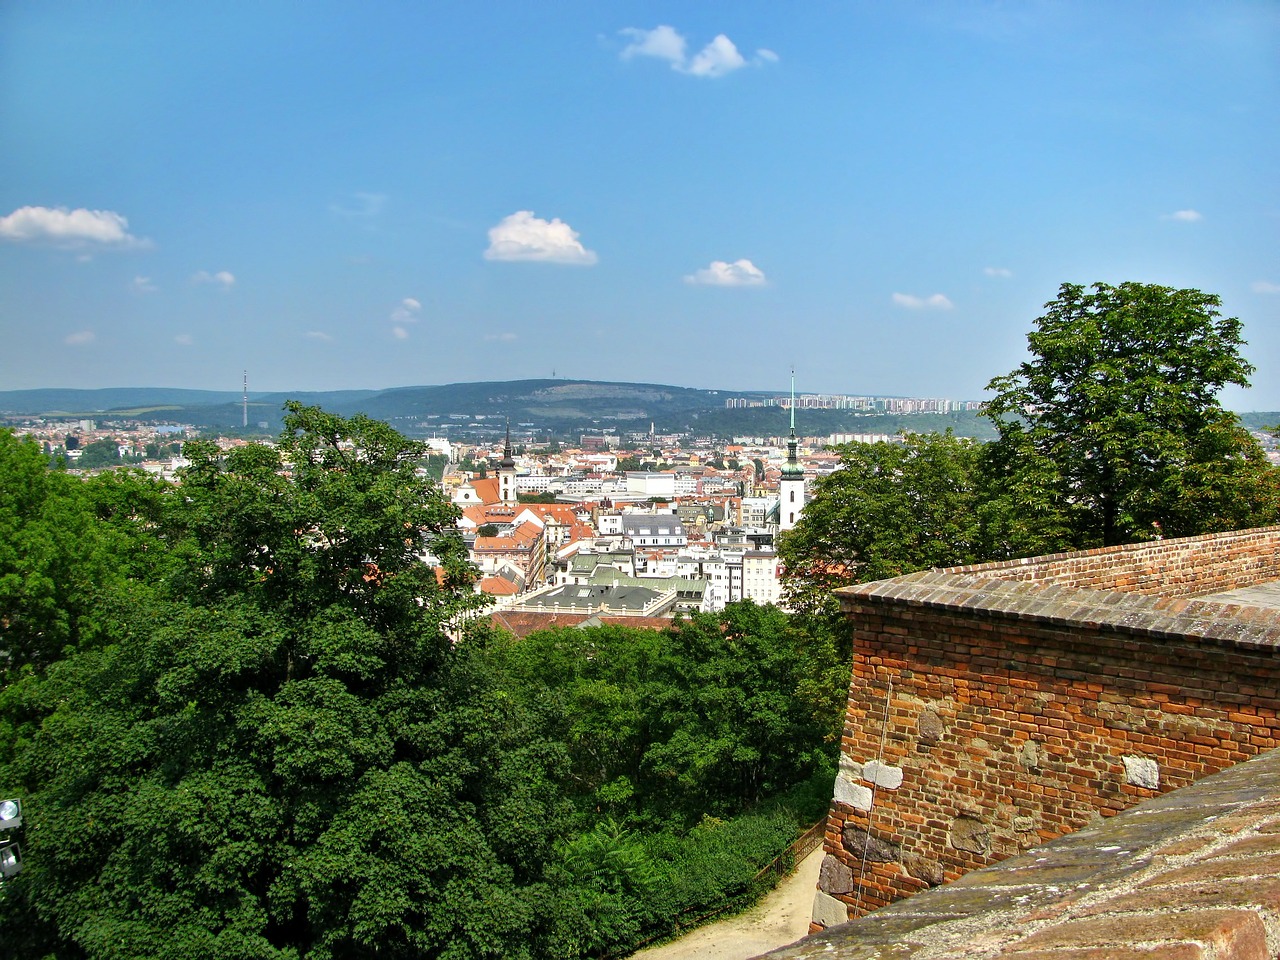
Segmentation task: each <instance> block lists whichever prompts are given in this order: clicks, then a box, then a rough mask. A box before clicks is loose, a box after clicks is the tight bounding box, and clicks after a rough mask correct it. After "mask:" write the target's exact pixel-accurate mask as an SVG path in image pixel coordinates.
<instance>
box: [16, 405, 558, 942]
mask: <svg viewBox="0 0 1280 960" xmlns="http://www.w3.org/2000/svg"><path fill="white" fill-rule="evenodd" d="M285 424H286V431H285V433H284V434H283V435H282V436H281V438H280V440H279V442H278V445H277V446H276V447H267V446H263V445H255V444H251V445H249V446H246V447H242V448H238V449H236V450H234V451H232V452H230V453H227V454H225V455H224V454H223V453H222V452H221V451H220V450H218V448H217V447H216V446H214V445H212V444H201V443H193V444H190V445H189V451H188V454H189V456H190V457H191V461H192V462H191V467H190V468H189V470H188V471H187V473H186V474H185V476H184V477H183V483H182V486H181V487H180V488H177V489H175V490H171V491H170V492H169V494H168V495H167V497H166V498H165V500H164V502H163V505H162V507H161V509H160V510H159V512H158V515H159V517H160V519H159V521H157V526H156V527H155V528H154V530H152V532H151V533H150V534H149V535H154V536H155V537H157V538H158V540H159V541H160V542H162V543H163V544H164V547H165V549H164V550H163V553H164V554H165V561H164V563H163V565H161V566H158V567H156V568H151V567H150V566H149V565H148V564H146V563H141V562H130V563H129V564H127V567H128V569H131V570H134V571H138V572H139V575H140V576H151V577H153V584H152V589H150V590H138V591H135V592H133V593H132V594H130V595H128V596H120V597H114V598H113V597H108V598H106V601H107V602H108V606H107V607H106V609H105V610H104V612H103V614H102V615H103V616H104V617H110V618H111V619H112V620H113V622H114V625H115V629H114V630H113V631H112V634H111V637H112V639H113V640H114V641H115V642H112V643H109V644H97V645H88V646H86V645H81V646H80V648H78V649H73V650H72V652H71V653H70V655H68V656H66V657H64V658H63V659H61V660H59V661H57V662H55V663H52V664H51V665H50V666H49V668H48V670H47V671H46V672H44V673H35V672H32V671H27V672H26V673H25V674H24V675H23V676H22V677H21V678H19V679H17V680H15V681H14V682H11V683H9V684H8V685H7V686H6V687H4V688H3V689H2V690H0V792H2V793H3V794H4V795H9V791H14V792H15V793H18V794H20V795H22V796H23V797H24V800H25V801H26V802H25V804H24V807H25V810H24V812H25V813H27V814H28V815H29V816H28V818H27V822H26V824H25V825H24V831H25V836H24V838H23V852H24V854H25V866H26V869H25V870H24V872H23V874H22V875H21V876H19V877H18V878H16V879H15V880H13V881H9V882H6V884H5V889H4V895H3V896H0V928H3V929H4V930H6V931H11V930H21V931H24V936H26V937H27V938H28V940H29V941H30V942H29V943H26V944H24V946H23V949H24V950H27V952H28V953H29V954H30V955H33V956H50V957H59V958H61V957H67V958H71V957H84V956H88V957H103V958H106V957H175V958H176V957H188V956H226V957H242V958H250V957H262V958H273V960H285V958H312V960H326V958H337V957H351V956H365V955H369V954H370V953H372V952H373V951H375V950H376V951H378V952H379V955H381V956H388V957H392V958H399V957H406V958H407V957H434V956H449V957H459V958H462V957H480V956H512V957H528V956H531V955H535V954H536V953H537V952H538V949H539V948H538V942H539V938H540V937H542V936H544V935H545V931H544V930H543V928H542V926H541V925H542V924H543V923H544V921H543V919H542V918H543V917H544V916H547V917H549V916H552V915H553V914H554V910H553V909H551V908H550V907H549V906H548V904H549V903H550V902H551V901H552V900H553V899H554V897H553V891H552V890H551V888H550V886H549V884H548V883H547V881H546V880H545V878H544V867H545V864H546V863H547V862H548V860H549V859H551V857H552V854H553V851H554V849H555V847H556V845H557V844H558V843H559V841H560V840H561V839H562V838H563V836H564V835H565V834H566V831H567V821H566V816H567V814H568V812H569V808H568V806H567V804H566V802H565V801H564V800H563V799H562V798H561V796H560V795H559V791H558V789H557V788H556V786H555V784H556V783H557V781H558V780H559V778H560V776H561V773H562V768H563V766H564V763H565V758H564V751H563V750H562V749H561V748H559V747H558V746H556V745H555V744H551V743H548V742H547V741H546V740H545V739H544V738H540V737H539V736H537V735H536V732H535V731H533V730H531V729H530V727H529V725H528V724H527V723H526V721H525V715H524V714H523V712H522V711H521V710H519V709H517V708H515V707H514V706H513V704H512V703H511V701H510V699H509V698H507V697H506V696H505V695H504V693H503V691H501V690H499V689H497V688H496V687H495V685H494V684H493V682H492V680H491V678H490V676H489V674H488V672H487V671H486V669H485V668H484V665H483V663H482V662H481V661H480V660H479V659H478V651H477V650H476V649H475V647H474V645H471V644H467V643H465V642H463V643H458V644H456V645H455V643H454V642H453V641H454V639H455V637H457V636H458V635H459V632H460V631H461V629H462V623H463V622H464V620H465V616H466V614H467V613H468V612H469V611H470V609H471V608H472V607H473V606H474V605H475V602H476V601H475V600H474V599H473V597H474V594H473V593H472V591H471V586H472V583H473V581H474V576H475V574H474V571H472V570H471V568H470V567H469V566H468V565H467V563H466V559H465V556H466V555H465V545H464V543H463V542H462V538H461V536H460V535H459V534H458V532H457V531H456V529H455V528H454V522H455V521H456V519H457V517H458V513H457V510H456V509H455V508H454V507H453V506H452V505H451V504H450V503H449V502H448V500H447V499H446V498H445V497H444V496H443V494H442V493H441V492H440V491H439V490H438V489H436V488H435V487H434V485H432V484H430V483H429V482H427V481H424V480H421V479H419V478H418V477H417V476H416V473H415V464H416V463H417V461H418V459H419V457H420V453H421V451H420V450H419V448H418V447H417V445H415V444H412V443H410V442H409V441H406V440H405V439H404V438H403V437H401V436H400V435H399V434H397V433H395V431H393V430H391V429H390V428H389V427H387V426H385V425H384V424H381V423H378V422H375V421H370V420H367V419H364V418H360V417H355V418H352V419H350V420H343V419H342V418H339V417H334V416H331V415H329V414H325V413H324V412H323V411H320V410H318V409H315V408H308V407H301V406H298V405H296V404H290V405H289V412H288V414H287V415H286V418H285ZM119 493H120V491H118V490H114V491H113V495H112V496H110V497H104V498H103V500H102V502H103V503H104V504H105V506H104V508H103V509H104V510H105V511H106V516H105V518H104V519H101V520H100V521H99V522H101V523H104V524H115V523H118V524H121V525H125V524H127V523H133V522H136V521H134V520H129V519H127V518H129V517H130V516H150V515H151V513H150V509H151V508H150V505H149V503H148V501H146V499H145V498H142V499H141V500H139V499H137V498H131V497H122V496H119V495H118V494H119ZM131 511H132V512H131ZM424 554H429V559H430V562H424V559H423V557H424ZM149 571H150V572H149ZM32 716H39V718H40V719H39V722H38V723H34V724H33V723H32V722H29V720H27V719H25V718H29V717H32ZM13 718H18V720H19V721H20V722H21V726H19V725H18V723H17V722H15V720H14V719H13Z"/></svg>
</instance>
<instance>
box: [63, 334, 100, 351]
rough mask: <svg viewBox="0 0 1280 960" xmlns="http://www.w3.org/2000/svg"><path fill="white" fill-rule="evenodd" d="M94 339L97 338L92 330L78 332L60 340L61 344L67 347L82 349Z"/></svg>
mask: <svg viewBox="0 0 1280 960" xmlns="http://www.w3.org/2000/svg"><path fill="white" fill-rule="evenodd" d="M96 339H98V337H97V335H96V334H95V333H94V332H93V331H92V330H78V331H76V332H75V333H69V334H67V335H66V336H65V337H63V338H62V342H63V343H65V344H66V345H67V346H69V347H83V346H87V345H88V344H90V343H93V341H94V340H96Z"/></svg>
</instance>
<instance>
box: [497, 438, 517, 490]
mask: <svg viewBox="0 0 1280 960" xmlns="http://www.w3.org/2000/svg"><path fill="white" fill-rule="evenodd" d="M498 498H499V499H500V500H501V501H502V502H503V503H507V504H511V505H512V506H515V504H516V460H515V457H513V456H512V455H511V420H510V418H508V419H507V442H506V443H505V444H504V445H503V447H502V462H501V463H499V464H498Z"/></svg>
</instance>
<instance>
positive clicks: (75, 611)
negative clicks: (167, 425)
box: [0, 430, 116, 673]
mask: <svg viewBox="0 0 1280 960" xmlns="http://www.w3.org/2000/svg"><path fill="white" fill-rule="evenodd" d="M115 572H116V571H115V570H114V569H113V566H112V564H111V562H110V560H109V559H108V557H107V555H106V554H105V553H104V550H103V542H102V534H101V531H100V530H99V529H98V528H97V526H96V525H95V523H94V513H93V509H92V506H91V503H90V498H89V497H88V496H87V488H86V486H85V484H83V483H82V482H81V481H80V479H79V478H77V477H73V476H68V475H67V474H66V473H63V472H61V471H57V470H50V469H49V468H48V461H47V459H46V457H45V456H44V453H43V452H42V451H41V449H40V447H39V446H38V445H37V444H36V443H35V442H34V441H32V440H30V439H27V440H19V439H18V438H16V437H15V436H14V435H13V433H12V432H11V431H8V430H0V673H2V672H3V671H4V670H5V669H7V668H9V667H19V666H22V665H24V664H30V665H33V666H36V667H41V668H42V667H44V666H47V665H48V664H49V663H52V662H53V661H54V660H56V659H58V658H59V657H60V656H61V655H62V652H63V650H64V648H66V647H68V646H72V647H73V646H75V645H76V644H78V643H80V642H81V641H82V640H84V639H86V638H87V637H90V636H94V635H95V634H96V633H97V632H98V631H99V629H100V627H101V624H102V620H101V618H100V617H99V616H97V608H98V600H99V599H100V598H101V597H102V596H103V595H104V594H105V593H108V592H110V590H111V587H112V584H113V583H114V582H115V579H116V578H115Z"/></svg>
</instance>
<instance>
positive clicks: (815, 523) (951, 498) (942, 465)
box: [778, 433, 986, 611]
mask: <svg viewBox="0 0 1280 960" xmlns="http://www.w3.org/2000/svg"><path fill="white" fill-rule="evenodd" d="M984 493H985V491H984V487H983V477H982V447H981V444H979V443H978V442H977V441H974V440H965V439H960V438H957V437H953V436H952V435H950V434H936V433H935V434H907V435H906V436H904V437H903V438H902V442H900V443H851V444H848V445H846V446H844V447H842V448H841V456H840V468H839V469H838V470H836V471H834V472H833V473H831V474H829V475H827V476H825V477H821V478H820V479H819V480H818V481H817V484H816V485H815V487H814V489H813V492H812V498H811V499H810V501H809V502H808V503H807V504H806V505H805V508H804V513H803V514H801V517H800V521H799V522H798V523H797V524H796V526H795V527H794V528H793V529H792V530H789V531H787V532H786V533H785V534H782V535H781V536H780V537H779V541H778V554H779V556H780V558H781V559H782V562H783V565H784V566H785V568H786V570H787V572H788V583H787V591H788V602H789V603H790V604H791V605H792V606H794V607H796V608H798V609H804V610H810V611H817V610H821V609H823V608H824V607H826V606H827V605H828V604H830V602H831V600H830V592H831V590H833V589H834V588H835V587H839V586H844V585H846V584H849V583H855V582H859V581H866V580H880V579H884V578H886V577H895V576H899V575H901V574H904V573H911V572H913V571H915V570H923V569H926V568H928V567H934V566H945V565H950V564H957V563H969V562H972V561H974V560H977V559H979V558H982V557H984V556H985V555H986V549H985V543H984V524H983V515H984V510H983V503H984Z"/></svg>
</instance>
